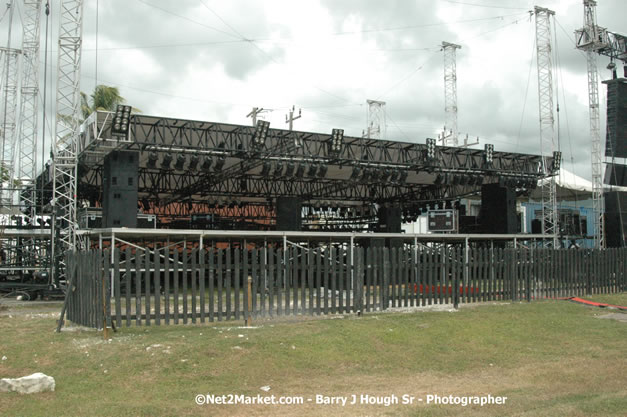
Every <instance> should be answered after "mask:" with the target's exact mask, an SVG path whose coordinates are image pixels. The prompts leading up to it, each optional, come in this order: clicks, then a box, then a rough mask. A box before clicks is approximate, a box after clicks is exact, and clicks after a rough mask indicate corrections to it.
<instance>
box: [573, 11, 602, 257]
mask: <svg viewBox="0 0 627 417" xmlns="http://www.w3.org/2000/svg"><path fill="white" fill-rule="evenodd" d="M583 3H584V16H583V17H584V27H583V29H581V35H582V36H581V37H579V39H578V41H579V42H578V44H577V48H578V49H581V50H584V51H585V52H586V62H587V64H588V107H589V109H590V142H591V145H592V146H591V147H592V152H591V154H590V157H591V163H592V211H593V213H594V219H593V221H594V230H595V234H594V246H595V248H597V249H598V248H602V247H603V246H604V236H605V233H604V230H603V229H604V224H603V212H604V211H605V210H604V205H605V202H604V201H603V179H602V175H603V163H602V158H601V154H602V149H601V148H602V146H603V145H602V143H601V116H600V113H599V73H598V71H597V55H596V50H597V49H599V47H602V46H603V45H602V41H601V38H600V37H599V31H598V26H597V17H596V1H590V0H584V2H583Z"/></svg>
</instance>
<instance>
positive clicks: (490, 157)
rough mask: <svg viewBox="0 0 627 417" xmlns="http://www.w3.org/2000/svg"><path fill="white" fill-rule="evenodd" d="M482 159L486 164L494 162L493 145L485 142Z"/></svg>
mask: <svg viewBox="0 0 627 417" xmlns="http://www.w3.org/2000/svg"><path fill="white" fill-rule="evenodd" d="M483 159H484V161H485V163H486V164H492V163H493V162H494V145H492V144H490V143H486V145H485V147H484V151H483Z"/></svg>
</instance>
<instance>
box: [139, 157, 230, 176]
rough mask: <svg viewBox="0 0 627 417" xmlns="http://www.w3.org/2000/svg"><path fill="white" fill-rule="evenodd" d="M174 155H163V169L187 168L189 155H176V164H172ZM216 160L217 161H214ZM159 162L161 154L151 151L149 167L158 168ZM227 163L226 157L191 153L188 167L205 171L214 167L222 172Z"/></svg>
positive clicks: (179, 169) (215, 170)
mask: <svg viewBox="0 0 627 417" xmlns="http://www.w3.org/2000/svg"><path fill="white" fill-rule="evenodd" d="M174 159H175V158H174V156H173V155H172V154H171V153H166V154H165V155H163V158H162V159H161V163H160V164H159V166H160V168H162V169H175V170H177V171H183V170H184V169H185V164H186V162H187V157H186V156H185V154H182V153H179V154H177V155H176V162H174V166H172V162H173V161H174ZM214 161H215V162H214ZM158 162H159V154H157V152H150V153H149V154H148V162H147V164H146V166H147V167H148V168H153V169H154V168H157V163H158ZM225 163H226V158H224V157H216V158H211V157H204V158H202V162H201V157H199V156H198V155H191V156H190V157H189V163H188V164H187V169H188V170H190V171H196V170H198V168H199V167H200V169H201V170H203V171H205V172H210V171H211V168H212V167H213V172H220V171H222V168H224V164H225Z"/></svg>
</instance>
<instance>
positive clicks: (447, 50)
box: [442, 42, 461, 146]
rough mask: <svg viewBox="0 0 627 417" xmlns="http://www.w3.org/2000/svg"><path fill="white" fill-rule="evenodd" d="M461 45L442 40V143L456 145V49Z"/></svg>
mask: <svg viewBox="0 0 627 417" xmlns="http://www.w3.org/2000/svg"><path fill="white" fill-rule="evenodd" d="M458 49H461V46H459V45H455V44H454V43H449V42H442V51H444V112H445V115H446V118H445V123H444V131H443V132H442V145H444V146H457V145H458V141H457V137H458V131H457V52H456V51H457V50H458Z"/></svg>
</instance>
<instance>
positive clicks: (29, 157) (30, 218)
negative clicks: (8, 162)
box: [17, 0, 42, 225]
mask: <svg viewBox="0 0 627 417" xmlns="http://www.w3.org/2000/svg"><path fill="white" fill-rule="evenodd" d="M41 3H42V0H25V1H24V13H23V16H22V20H23V22H22V57H23V58H22V87H21V90H20V91H21V97H20V122H19V129H18V137H19V142H18V155H19V157H18V160H17V177H18V179H19V180H20V181H21V183H22V186H23V188H24V191H23V192H22V193H21V196H20V197H21V199H23V200H22V204H23V206H24V207H25V208H26V210H27V211H24V213H25V214H26V220H27V222H28V223H30V224H33V225H34V224H35V208H36V201H35V200H36V191H35V187H34V186H33V184H34V181H35V177H36V175H37V172H36V170H37V119H38V116H39V115H38V113H37V109H38V93H39V26H40V25H39V23H40V21H41Z"/></svg>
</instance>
